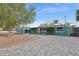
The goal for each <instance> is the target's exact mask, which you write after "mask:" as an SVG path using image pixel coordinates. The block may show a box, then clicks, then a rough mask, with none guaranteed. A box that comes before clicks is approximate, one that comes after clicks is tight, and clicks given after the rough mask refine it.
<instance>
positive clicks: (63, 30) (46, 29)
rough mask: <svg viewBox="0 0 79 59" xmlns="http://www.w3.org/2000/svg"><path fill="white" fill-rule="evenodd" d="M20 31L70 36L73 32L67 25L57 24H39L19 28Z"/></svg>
mask: <svg viewBox="0 0 79 59" xmlns="http://www.w3.org/2000/svg"><path fill="white" fill-rule="evenodd" d="M17 32H18V33H29V34H40V35H58V36H69V35H70V34H71V33H72V29H70V28H68V27H67V26H65V25H56V26H53V27H52V26H39V27H33V28H29V29H28V30H27V28H23V27H21V28H18V29H17Z"/></svg>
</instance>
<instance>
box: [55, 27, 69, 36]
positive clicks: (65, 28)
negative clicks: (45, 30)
mask: <svg viewBox="0 0 79 59" xmlns="http://www.w3.org/2000/svg"><path fill="white" fill-rule="evenodd" d="M55 29H56V28H55ZM54 34H55V35H59V36H68V35H69V29H68V27H63V31H56V30H55V33H54Z"/></svg>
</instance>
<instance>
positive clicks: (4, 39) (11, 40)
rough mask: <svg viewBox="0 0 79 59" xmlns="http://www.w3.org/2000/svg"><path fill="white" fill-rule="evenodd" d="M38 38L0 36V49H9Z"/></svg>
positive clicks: (22, 35) (11, 35) (25, 35)
mask: <svg viewBox="0 0 79 59" xmlns="http://www.w3.org/2000/svg"><path fill="white" fill-rule="evenodd" d="M37 38H39V37H36V36H32V35H29V34H8V33H7V34H5V33H4V34H0V48H4V47H9V46H12V45H15V44H18V43H23V42H28V41H32V40H36V39H37Z"/></svg>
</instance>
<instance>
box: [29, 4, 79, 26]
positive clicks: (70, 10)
mask: <svg viewBox="0 0 79 59" xmlns="http://www.w3.org/2000/svg"><path fill="white" fill-rule="evenodd" d="M29 5H32V6H34V7H35V8H36V18H35V22H34V23H33V24H31V26H38V25H40V24H41V23H47V22H53V21H54V20H59V21H60V22H61V23H64V19H65V16H66V20H67V22H70V23H74V24H77V22H76V17H75V15H76V10H77V9H78V8H79V4H77V3H34V4H29Z"/></svg>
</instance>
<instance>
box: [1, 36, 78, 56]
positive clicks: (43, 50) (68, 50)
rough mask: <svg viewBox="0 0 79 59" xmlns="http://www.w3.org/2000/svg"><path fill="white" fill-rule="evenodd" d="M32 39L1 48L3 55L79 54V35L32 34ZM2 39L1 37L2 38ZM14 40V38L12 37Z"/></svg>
mask: <svg viewBox="0 0 79 59" xmlns="http://www.w3.org/2000/svg"><path fill="white" fill-rule="evenodd" d="M26 36H27V35H26ZM30 36H32V37H31V38H33V37H37V38H34V39H33V40H32V41H31V40H30V41H28V42H27V40H25V42H20V43H19V44H16V45H12V46H8V47H5V48H0V55H1V56H79V37H63V36H53V35H30ZM0 40H1V39H0ZM12 40H13V39H12Z"/></svg>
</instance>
